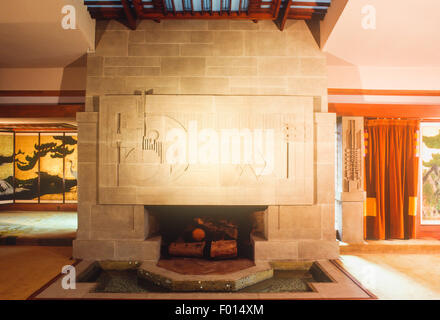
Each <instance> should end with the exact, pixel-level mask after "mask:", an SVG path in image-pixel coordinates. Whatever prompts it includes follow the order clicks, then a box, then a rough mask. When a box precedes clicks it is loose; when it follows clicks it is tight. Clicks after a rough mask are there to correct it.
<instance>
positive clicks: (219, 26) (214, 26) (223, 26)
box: [208, 20, 231, 30]
mask: <svg viewBox="0 0 440 320" xmlns="http://www.w3.org/2000/svg"><path fill="white" fill-rule="evenodd" d="M230 25H231V23H230V21H229V20H208V30H230V28H231V27H230Z"/></svg>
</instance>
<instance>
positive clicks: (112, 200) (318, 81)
mask: <svg viewBox="0 0 440 320" xmlns="http://www.w3.org/2000/svg"><path fill="white" fill-rule="evenodd" d="M325 84H326V67H325V57H324V56H323V54H322V53H321V51H320V50H319V48H318V47H317V45H316V43H315V41H314V39H313V36H312V35H311V33H310V31H309V30H308V28H307V26H306V24H305V23H304V22H303V21H289V24H288V26H287V28H286V31H285V32H279V31H278V30H276V28H275V26H273V24H269V23H265V22H263V21H261V22H259V23H258V24H253V23H252V22H236V21H203V20H201V21H172V20H167V21H163V22H161V23H160V24H156V23H154V22H151V21H142V22H141V25H140V27H139V28H138V30H137V31H129V30H128V29H126V28H125V27H124V26H122V25H120V24H118V23H117V22H114V21H112V22H110V23H109V22H106V23H105V24H103V23H98V26H97V46H96V52H95V53H90V54H89V56H88V79H87V93H86V94H87V103H86V112H83V113H78V115H77V120H78V194H79V203H78V232H77V239H76V240H75V241H74V257H75V258H82V259H86V260H140V261H157V259H158V258H159V254H160V240H161V239H160V237H157V236H154V234H153V233H151V232H150V231H151V230H152V228H151V226H152V225H153V224H154V223H155V222H154V218H152V216H151V215H150V214H149V212H148V210H147V209H146V207H145V206H146V205H152V204H158V203H157V201H158V200H157V199H164V198H167V199H168V198H169V194H167V193H164V192H163V190H162V191H161V190H159V191H158V192H159V193H158V194H156V196H154V195H155V194H154V192H153V193H148V192H147V193H144V194H142V192H141V193H139V192H140V191H139V190H144V191H145V190H146V188H145V186H134V187H133V188H132V189H127V190H128V192H127V193H124V192H122V191H123V190H122V189H123V188H125V187H126V186H125V185H115V181H112V179H113V178H114V174H113V173H112V172H114V171H111V170H110V169H108V167H111V166H112V165H113V166H114V161H115V159H114V158H112V157H113V156H114V152H115V150H113V151H112V152H113V156H108V154H106V157H103V156H102V155H103V154H105V152H106V150H105V148H106V147H107V146H109V144H108V142H109V141H108V140H106V139H104V134H106V133H108V132H106V130H109V131H110V130H111V128H110V127H109V126H108V125H106V124H105V122H104V120H103V115H104V114H105V112H106V111H105V110H106V108H107V107H108V106H109V105H111V103H112V101H117V100H118V99H128V100H130V99H132V100H136V101H137V100H139V99H141V97H140V96H135V95H133V93H134V92H135V91H136V90H139V89H142V90H145V89H147V90H148V89H153V92H154V94H153V95H152V98H153V99H156V98H158V99H160V100H161V101H160V102H157V103H156V104H157V105H158V106H160V105H161V104H164V103H165V104H166V103H167V100H168V101H170V103H169V104H170V105H172V104H173V103H174V104H175V103H176V102H175V101H179V100H181V99H182V97H185V96H186V97H187V98H188V99H190V101H192V103H196V102H197V101H199V100H203V99H204V98H203V97H205V98H206V99H208V100H211V101H214V102H213V103H214V104H215V103H216V102H215V100H216V99H217V100H218V99H220V100H221V99H222V98H216V97H218V96H222V97H224V96H226V98H227V99H242V97H243V96H245V97H250V98H249V99H250V100H249V99H248V102H247V103H249V104H250V105H252V103H254V102H255V101H258V100H265V101H266V102H265V103H266V105H267V107H268V108H274V107H277V105H278V104H277V101H281V100H283V99H287V100H288V99H293V100H291V101H296V102H295V104H297V102H298V101H300V100H302V99H303V100H304V99H305V100H304V101H306V102H304V103H305V104H307V107H306V109H307V110H308V112H310V115H311V118H310V121H309V122H308V123H307V125H306V127H307V128H308V129H309V130H310V132H311V133H312V135H311V136H310V139H311V140H310V141H309V143H310V146H311V149H310V150H311V152H309V153H308V155H309V156H310V159H309V161H308V163H306V164H305V165H306V167H307V165H309V166H310V169H309V170H305V172H304V178H306V179H309V180H308V181H309V182H308V183H303V184H302V185H303V186H304V188H305V189H307V192H305V193H304V198H303V199H301V197H300V196H297V197H292V199H293V200H289V197H288V196H289V194H288V193H287V194H285V195H284V196H282V197H278V198H277V197H272V198H270V197H269V198H264V197H256V199H261V201H260V200H258V201H257V202H256V203H253V204H254V205H267V209H266V210H265V211H264V213H263V214H262V216H263V221H264V228H263V230H262V231H263V232H262V234H261V235H253V236H252V238H253V242H254V250H255V253H254V257H255V260H256V261H277V260H317V259H334V258H337V257H338V245H337V242H336V239H335V226H334V217H335V213H334V199H335V197H334V165H335V141H334V137H335V121H336V117H335V115H334V114H329V113H327V108H326V99H327V97H326V85H325ZM121 94H124V95H127V96H123V97H124V98H121ZM195 95H202V96H200V97H198V96H195ZM277 99H278V100H277ZM279 99H281V100H279ZM173 101H174V102H173ZM267 101H269V103H270V101H272V105H270V104H267ZM119 102H121V101H119ZM283 103H286V108H287V109H288V110H290V109H289V102H283ZM118 105H119V106H122V111H121V113H123V112H125V111H126V110H125V111H124V108H126V106H128V105H133V103H131V102H130V103H128V104H127V103H119V104H118ZM153 105H154V103H153ZM293 109H294V108H293ZM123 140H124V139H122V141H123ZM134 140H135V141H137V140H136V139H134ZM304 141H305V140H304ZM304 141H303V142H304ZM299 154H300V153H296V154H295V158H294V159H296V157H297V156H298V155H299ZM107 160H109V161H108V163H104V162H103V161H107ZM134 162H136V161H134ZM106 165H107V167H106ZM121 168H122V167H121ZM105 170H110V171H108V172H106V171H105ZM112 177H113V178H112ZM110 178H112V179H110ZM119 183H122V184H124V183H127V184H128V183H132V181H131V182H129V181H128V182H127V181H125V182H124V181H119ZM243 183H245V182H243ZM271 183H272V182H271V181H268V182H267V185H264V188H266V190H272V189H270V188H271V187H270V186H271ZM150 187H151V186H150ZM183 187H185V185H183ZM294 187H295V181H292V188H294ZM111 188H113V189H114V190H111ZM115 188H116V189H115ZM118 188H119V189H118ZM121 188H122V189H121ZM275 188H281V189H282V186H275ZM147 189H148V188H147ZM133 190H134V191H133ZM221 190H223V189H221V188H220V189H217V191H219V192H222V191H221ZM292 190H293V189H292ZM118 191H119V192H118ZM302 191H304V190H302ZM132 192H134V193H135V194H136V195H138V194H140V196H135V197H133V193H132ZM295 192H297V194H299V193H298V192H299V191H298V190H296V191H294V193H295ZM185 199H192V200H191V201H193V203H191V204H207V203H203V202H202V201H199V200H200V199H197V197H185ZM210 199H211V200H212V199H214V200H212V201H209V204H214V205H222V204H223V205H232V204H236V205H240V200H234V201H228V198H227V197H213V198H210ZM238 199H239V198H238ZM243 199H246V197H243ZM150 200H151V201H150ZM160 202H161V201H159V203H160ZM162 202H163V201H162ZM181 202H182V201H181V200H179V199H178V198H174V199H173V198H171V201H166V203H165V202H163V203H161V204H166V205H179V204H186V203H181ZM247 204H249V203H247Z"/></svg>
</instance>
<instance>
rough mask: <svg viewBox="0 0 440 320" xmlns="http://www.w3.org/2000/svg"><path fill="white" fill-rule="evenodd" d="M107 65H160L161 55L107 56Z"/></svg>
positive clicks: (105, 63)
mask: <svg viewBox="0 0 440 320" xmlns="http://www.w3.org/2000/svg"><path fill="white" fill-rule="evenodd" d="M104 65H105V66H106V67H160V57H105V59H104Z"/></svg>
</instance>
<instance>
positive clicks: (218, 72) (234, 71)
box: [206, 67, 257, 77]
mask: <svg viewBox="0 0 440 320" xmlns="http://www.w3.org/2000/svg"><path fill="white" fill-rule="evenodd" d="M243 74H247V75H250V76H256V75H257V67H253V68H248V67H208V68H207V70H206V75H207V76H226V77H228V76H241V75H243Z"/></svg>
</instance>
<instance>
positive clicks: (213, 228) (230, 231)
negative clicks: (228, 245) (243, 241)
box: [195, 218, 238, 240]
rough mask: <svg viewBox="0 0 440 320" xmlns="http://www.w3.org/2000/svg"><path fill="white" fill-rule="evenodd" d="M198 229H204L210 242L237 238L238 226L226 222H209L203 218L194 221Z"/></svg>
mask: <svg viewBox="0 0 440 320" xmlns="http://www.w3.org/2000/svg"><path fill="white" fill-rule="evenodd" d="M195 222H196V223H197V224H198V225H199V227H200V228H203V229H205V231H207V233H208V234H209V235H210V238H211V240H222V239H225V238H226V239H228V238H229V239H233V240H237V238H238V226H237V225H236V224H234V223H232V222H230V221H227V220H220V221H216V222H214V221H209V220H206V219H203V218H197V219H195Z"/></svg>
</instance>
